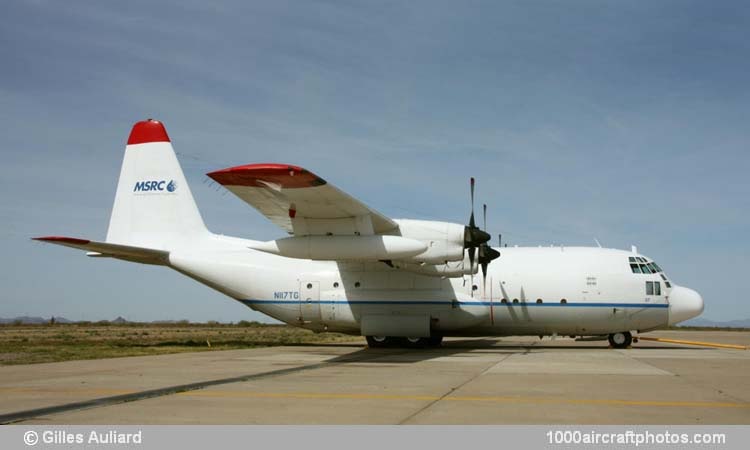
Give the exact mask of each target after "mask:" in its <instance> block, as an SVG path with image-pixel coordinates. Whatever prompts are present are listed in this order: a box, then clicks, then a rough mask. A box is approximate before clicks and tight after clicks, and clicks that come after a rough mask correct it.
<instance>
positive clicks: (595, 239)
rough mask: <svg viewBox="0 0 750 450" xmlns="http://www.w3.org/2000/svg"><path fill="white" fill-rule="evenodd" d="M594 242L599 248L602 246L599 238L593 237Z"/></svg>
mask: <svg viewBox="0 0 750 450" xmlns="http://www.w3.org/2000/svg"><path fill="white" fill-rule="evenodd" d="M594 242H596V245H598V246H599V248H602V244H600V243H599V239H597V238H594Z"/></svg>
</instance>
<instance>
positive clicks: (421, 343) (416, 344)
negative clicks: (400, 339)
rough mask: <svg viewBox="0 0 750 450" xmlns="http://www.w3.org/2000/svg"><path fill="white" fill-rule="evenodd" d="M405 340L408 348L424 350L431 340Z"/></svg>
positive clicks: (419, 338)
mask: <svg viewBox="0 0 750 450" xmlns="http://www.w3.org/2000/svg"><path fill="white" fill-rule="evenodd" d="M404 340H405V342H406V346H407V347H411V348H424V347H427V346H428V345H429V344H430V342H429V341H430V339H429V338H423V337H408V338H406V339H404Z"/></svg>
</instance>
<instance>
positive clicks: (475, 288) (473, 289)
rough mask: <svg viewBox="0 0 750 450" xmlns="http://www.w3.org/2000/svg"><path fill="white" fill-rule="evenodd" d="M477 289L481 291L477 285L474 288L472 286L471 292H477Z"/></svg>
mask: <svg viewBox="0 0 750 450" xmlns="http://www.w3.org/2000/svg"><path fill="white" fill-rule="evenodd" d="M477 289H479V288H478V287H477V285H476V284H475V285H474V286H472V287H471V290H472V291H476V290H477Z"/></svg>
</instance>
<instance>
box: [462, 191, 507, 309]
mask: <svg viewBox="0 0 750 450" xmlns="http://www.w3.org/2000/svg"><path fill="white" fill-rule="evenodd" d="M474 185H475V181H474V177H471V181H470V184H469V186H470V192H471V216H470V217H469V225H467V226H466V227H464V248H465V249H466V250H468V252H469V264H470V267H471V286H472V288H471V295H472V297H473V296H474V261H475V260H477V249H479V258H478V262H479V264H480V265H481V267H482V273H483V274H484V275H485V278H486V272H487V264H489V262H490V261H492V260H493V259H495V258H497V257H498V256H500V253H498V252H497V251H496V250H493V249H492V248H490V246H489V245H487V241H489V240H490V239H491V238H492V236H490V235H489V233H487V232H486V231H483V230H482V229H480V228H479V227H478V226H477V225H476V221H475V220H474ZM482 209H483V211H484V227H485V229H486V228H487V205H486V204H485V205H483V208H482Z"/></svg>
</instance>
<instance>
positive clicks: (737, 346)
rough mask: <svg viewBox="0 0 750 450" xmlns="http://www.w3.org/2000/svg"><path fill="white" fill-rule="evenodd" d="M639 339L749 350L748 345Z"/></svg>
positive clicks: (649, 339) (639, 337)
mask: <svg viewBox="0 0 750 450" xmlns="http://www.w3.org/2000/svg"><path fill="white" fill-rule="evenodd" d="M638 339H642V340H644V341H655V342H665V343H667V344H685V345H698V346H701V347H716V348H731V349H735V350H747V346H746V345H735V344H719V343H717V342H702V341H684V340H681V339H665V338H655V337H648V336H638Z"/></svg>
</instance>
